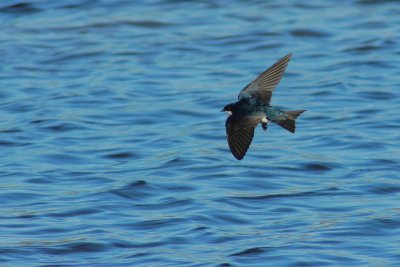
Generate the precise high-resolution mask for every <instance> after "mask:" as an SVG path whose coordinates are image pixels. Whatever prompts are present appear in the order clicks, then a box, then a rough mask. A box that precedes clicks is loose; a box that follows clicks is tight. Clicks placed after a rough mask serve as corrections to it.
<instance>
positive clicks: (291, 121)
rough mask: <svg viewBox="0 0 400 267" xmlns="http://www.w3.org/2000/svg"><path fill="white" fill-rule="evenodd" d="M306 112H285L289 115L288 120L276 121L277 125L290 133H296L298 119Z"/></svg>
mask: <svg viewBox="0 0 400 267" xmlns="http://www.w3.org/2000/svg"><path fill="white" fill-rule="evenodd" d="M304 111H305V110H290V111H284V112H285V114H286V115H287V117H286V119H283V120H279V121H276V122H275V123H276V124H278V125H279V126H282V127H283V128H285V129H286V130H288V131H289V132H292V133H294V132H295V130H296V118H297V117H298V116H300V114H301V113H303V112H304Z"/></svg>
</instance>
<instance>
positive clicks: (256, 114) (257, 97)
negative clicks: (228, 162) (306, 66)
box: [221, 54, 306, 160]
mask: <svg viewBox="0 0 400 267" xmlns="http://www.w3.org/2000/svg"><path fill="white" fill-rule="evenodd" d="M291 57H292V54H289V55H287V56H285V57H283V58H281V59H280V60H279V61H278V62H276V63H275V64H274V65H272V66H271V67H270V68H269V69H267V70H266V71H264V72H263V73H261V74H260V75H259V76H258V77H257V78H256V79H255V80H254V81H252V82H251V83H249V84H248V85H247V86H246V87H244V88H243V89H242V90H241V91H240V93H239V96H238V100H239V101H237V102H235V103H231V104H229V105H226V106H225V107H224V108H223V109H222V110H221V111H225V112H226V113H228V114H229V115H230V116H229V117H228V118H227V119H226V122H225V127H226V136H227V139H228V145H229V149H230V150H231V152H232V154H233V156H234V157H235V158H236V159H238V160H241V159H243V157H244V155H245V154H246V152H247V149H248V148H249V146H250V143H251V141H252V140H253V137H254V129H255V128H256V126H257V125H258V124H259V123H261V125H262V128H263V129H264V131H266V130H267V124H268V122H270V121H271V122H274V123H276V124H278V125H279V126H282V127H283V128H285V129H286V130H288V131H289V132H292V133H294V132H295V128H296V124H295V120H296V118H297V117H298V116H299V115H300V114H301V113H303V112H304V111H306V110H292V111H283V110H281V109H279V108H277V107H273V106H271V105H270V104H269V103H270V101H271V96H272V92H273V91H274V89H275V87H276V86H277V85H278V83H279V81H280V80H281V78H282V76H283V73H284V72H285V70H286V67H287V65H288V63H289V60H290V58H291Z"/></svg>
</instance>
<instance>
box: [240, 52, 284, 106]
mask: <svg viewBox="0 0 400 267" xmlns="http://www.w3.org/2000/svg"><path fill="white" fill-rule="evenodd" d="M291 57H292V54H291V53H290V54H288V55H286V56H285V57H283V58H281V59H280V60H279V61H278V62H276V63H275V64H274V65H272V66H271V67H270V68H269V69H267V70H266V71H264V72H263V73H261V74H260V75H259V76H258V77H257V78H256V79H255V80H254V81H252V82H251V83H249V84H248V85H247V86H246V87H245V88H243V89H242V91H240V93H239V97H238V98H239V100H240V99H242V98H255V99H257V101H259V102H260V103H262V104H264V105H267V104H269V102H270V101H271V97H272V92H273V91H274V89H275V87H276V86H277V85H278V83H279V81H280V80H281V78H282V76H283V73H284V72H285V70H286V67H287V65H288V63H289V61H290V58H291Z"/></svg>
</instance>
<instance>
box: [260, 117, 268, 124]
mask: <svg viewBox="0 0 400 267" xmlns="http://www.w3.org/2000/svg"><path fill="white" fill-rule="evenodd" d="M268 122H269V121H268V120H267V117H264V118H262V119H261V123H268Z"/></svg>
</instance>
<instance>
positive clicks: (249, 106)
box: [232, 98, 288, 122]
mask: <svg viewBox="0 0 400 267" xmlns="http://www.w3.org/2000/svg"><path fill="white" fill-rule="evenodd" d="M232 107H233V108H232V114H233V116H238V117H241V116H243V117H247V116H249V117H260V116H262V117H266V119H267V120H268V121H272V122H276V121H280V120H284V119H286V118H287V116H288V115H287V114H286V113H285V112H284V111H283V110H281V109H279V108H277V107H273V106H270V105H265V104H263V103H260V102H259V101H257V99H254V98H243V99H241V100H240V101H237V102H235V103H232Z"/></svg>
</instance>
